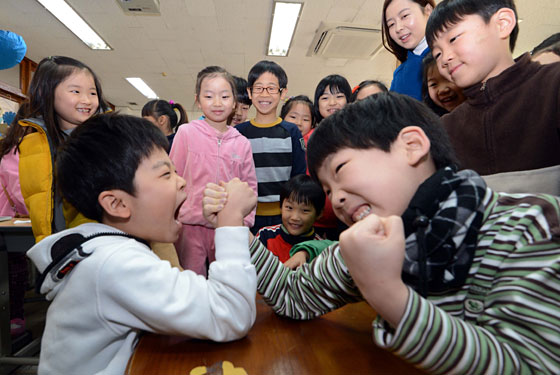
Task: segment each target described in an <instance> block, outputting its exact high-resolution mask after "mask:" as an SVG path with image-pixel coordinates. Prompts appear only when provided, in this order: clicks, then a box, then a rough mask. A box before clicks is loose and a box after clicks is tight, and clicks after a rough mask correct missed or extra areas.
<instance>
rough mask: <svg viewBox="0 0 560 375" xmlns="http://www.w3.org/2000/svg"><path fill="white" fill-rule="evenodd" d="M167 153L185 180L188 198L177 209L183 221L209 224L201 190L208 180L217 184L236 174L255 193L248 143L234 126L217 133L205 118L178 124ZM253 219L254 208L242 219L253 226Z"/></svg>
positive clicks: (254, 176) (254, 179)
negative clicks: (203, 206)
mask: <svg viewBox="0 0 560 375" xmlns="http://www.w3.org/2000/svg"><path fill="white" fill-rule="evenodd" d="M169 156H170V158H171V160H172V161H173V163H174V164H175V168H177V173H178V174H179V175H180V176H182V177H183V178H184V179H185V180H186V181H187V186H186V188H185V190H186V191H187V200H186V201H185V203H184V204H183V206H181V210H180V212H179V220H180V221H181V223H183V224H190V225H203V226H205V227H209V228H210V227H211V225H210V224H209V223H208V221H206V219H205V218H204V216H202V197H203V192H204V188H205V187H206V184H207V183H209V182H213V183H216V184H217V183H219V182H220V181H226V182H227V181H229V180H231V179H232V178H234V177H238V178H239V179H240V180H241V181H245V182H247V183H248V184H249V186H250V187H251V188H252V189H253V190H254V191H255V194H257V176H256V174H255V163H254V162H253V152H252V150H251V144H250V143H249V140H248V139H247V138H245V137H244V136H243V135H242V134H241V133H239V132H238V131H237V129H235V128H233V127H228V130H227V131H226V132H225V133H220V132H218V131H217V130H216V129H214V128H213V127H211V126H210V125H209V124H208V123H207V122H206V121H205V120H194V121H191V122H189V123H188V124H184V125H181V126H180V127H179V130H178V131H177V134H176V135H175V139H174V140H173V145H172V146H171V151H170V153H169ZM254 221H255V210H253V212H251V214H249V216H247V217H246V218H245V225H246V226H248V227H252V226H253V223H254Z"/></svg>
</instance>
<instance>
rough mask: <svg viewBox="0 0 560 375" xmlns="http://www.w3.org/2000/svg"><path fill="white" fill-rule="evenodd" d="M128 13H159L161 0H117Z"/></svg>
mask: <svg viewBox="0 0 560 375" xmlns="http://www.w3.org/2000/svg"><path fill="white" fill-rule="evenodd" d="M117 3H119V5H120V7H121V8H122V9H123V11H124V12H125V13H126V14H132V15H136V14H141V15H142V14H146V15H158V14H160V12H159V0H117Z"/></svg>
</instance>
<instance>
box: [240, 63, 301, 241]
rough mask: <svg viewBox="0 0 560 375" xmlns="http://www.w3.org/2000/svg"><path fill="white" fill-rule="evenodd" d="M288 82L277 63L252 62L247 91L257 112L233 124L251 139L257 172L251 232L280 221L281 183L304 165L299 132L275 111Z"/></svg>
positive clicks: (295, 173) (283, 95)
mask: <svg viewBox="0 0 560 375" xmlns="http://www.w3.org/2000/svg"><path fill="white" fill-rule="evenodd" d="M287 84H288V77H287V76H286V72H285V71H284V69H282V67H281V66H280V65H278V64H276V63H275V62H273V61H266V60H263V61H260V62H258V63H257V64H255V65H254V66H253V67H252V68H251V71H249V77H248V89H247V92H248V93H249V98H251V101H252V103H253V106H255V109H256V111H257V115H256V117H255V118H254V119H251V120H250V121H247V122H244V123H242V124H239V125H237V126H236V128H237V130H239V132H240V133H241V134H243V135H244V136H245V137H247V139H249V141H250V142H251V147H252V149H253V160H254V161H255V169H256V172H257V182H258V192H259V198H258V204H257V214H256V216H255V225H254V226H253V228H252V229H251V231H252V232H253V233H257V232H258V230H259V229H260V228H262V227H265V226H270V225H277V224H280V223H281V222H282V215H281V210H280V190H281V188H282V185H283V184H284V183H286V182H287V181H288V180H289V179H290V178H291V177H293V176H296V175H299V174H305V171H306V169H307V165H306V161H305V144H304V141H303V136H302V135H301V132H300V131H299V129H298V127H297V126H296V125H295V124H292V123H290V122H286V121H283V120H282V119H281V118H280V117H278V115H277V114H276V112H277V108H278V104H279V103H280V100H283V99H284V97H285V96H286V93H287V92H288V90H287V88H286V85H287Z"/></svg>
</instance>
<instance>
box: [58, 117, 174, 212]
mask: <svg viewBox="0 0 560 375" xmlns="http://www.w3.org/2000/svg"><path fill="white" fill-rule="evenodd" d="M168 147H169V143H168V142H167V138H166V137H165V135H164V134H163V132H162V131H161V130H159V129H158V128H157V127H156V126H154V125H153V124H152V123H151V122H150V121H148V120H146V119H143V118H140V117H136V116H128V115H121V114H118V113H108V114H102V115H97V116H94V117H92V118H90V119H89V120H87V121H86V122H84V123H83V124H82V125H80V126H78V127H77V128H76V129H75V130H74V131H73V132H72V134H71V135H70V137H68V140H67V141H66V142H65V143H64V145H63V146H62V148H61V149H60V151H59V152H58V155H57V160H56V179H57V186H58V189H59V191H60V194H61V195H62V197H64V199H66V200H67V201H68V202H69V203H70V204H71V205H72V206H74V207H75V208H76V209H77V210H78V211H79V212H81V213H82V214H84V215H85V216H86V217H87V218H89V219H93V220H97V221H101V220H102V218H103V212H104V211H103V208H102V207H101V205H100V204H99V202H98V197H99V194H101V193H102V192H103V191H106V190H111V189H120V190H123V191H125V192H127V193H129V194H131V195H134V194H135V188H134V176H135V174H136V170H137V169H138V166H139V165H140V163H141V162H142V160H143V159H144V158H147V157H149V155H150V154H151V153H152V152H153V151H154V150H155V149H157V148H161V149H162V150H163V151H165V150H167V148H168Z"/></svg>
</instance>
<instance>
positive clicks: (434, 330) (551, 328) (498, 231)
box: [373, 196, 560, 374]
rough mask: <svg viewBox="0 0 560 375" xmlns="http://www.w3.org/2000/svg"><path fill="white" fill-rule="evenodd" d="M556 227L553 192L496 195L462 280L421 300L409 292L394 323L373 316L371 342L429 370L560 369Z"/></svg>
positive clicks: (548, 371) (552, 371) (559, 249)
mask: <svg viewBox="0 0 560 375" xmlns="http://www.w3.org/2000/svg"><path fill="white" fill-rule="evenodd" d="M559 229H560V228H559V226H558V202H557V201H556V200H555V199H552V197H550V198H549V197H544V196H543V197H540V198H535V197H533V196H525V197H521V196H520V197H511V196H510V197H502V198H501V199H500V201H499V202H498V203H497V204H496V205H495V206H494V207H493V210H492V212H490V214H489V215H488V217H487V224H485V226H484V227H483V228H482V229H481V234H480V235H479V249H478V250H477V255H476V257H477V258H480V259H478V260H477V261H476V262H475V263H476V264H474V265H473V266H474V267H473V270H474V273H473V275H472V277H471V278H470V279H469V280H468V281H467V283H466V284H467V285H465V286H464V287H463V289H462V290H461V291H460V292H458V293H455V294H448V295H442V296H430V297H429V299H428V300H426V299H424V298H422V297H420V296H419V295H418V294H416V293H415V292H413V291H412V290H410V293H409V299H408V303H407V306H406V310H405V314H404V315H403V318H402V319H401V322H400V323H399V325H398V327H397V328H396V329H395V330H392V329H391V328H390V327H388V326H387V324H386V323H385V322H384V321H383V320H381V319H379V320H377V321H376V322H375V324H374V331H373V335H374V340H375V341H376V343H377V344H378V345H380V346H382V347H384V348H386V349H388V350H390V351H392V352H394V353H395V354H397V355H399V356H401V357H403V358H404V359H406V360H407V361H409V362H411V363H412V364H414V365H415V366H418V367H420V368H422V369H424V370H427V371H428V372H430V373H434V374H534V373H538V374H559V373H560V345H559V343H560V314H559V313H558V312H559V311H560V242H559V240H558V238H559V234H560V230H559ZM484 285H488V286H489V289H488V290H487V292H486V293H485V295H484V298H483V299H481V300H476V298H473V297H474V294H471V292H472V291H473V290H475V289H476V290H481V288H482V287H483V286H484Z"/></svg>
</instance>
